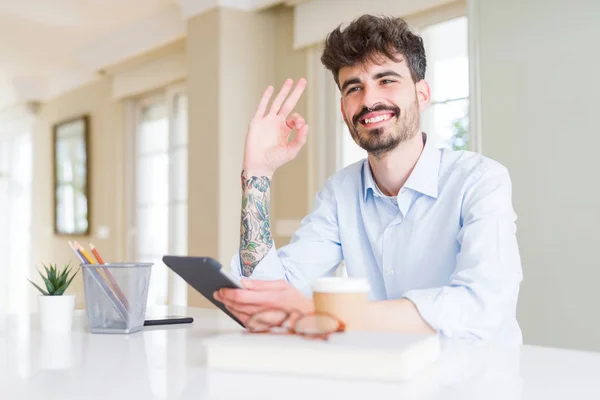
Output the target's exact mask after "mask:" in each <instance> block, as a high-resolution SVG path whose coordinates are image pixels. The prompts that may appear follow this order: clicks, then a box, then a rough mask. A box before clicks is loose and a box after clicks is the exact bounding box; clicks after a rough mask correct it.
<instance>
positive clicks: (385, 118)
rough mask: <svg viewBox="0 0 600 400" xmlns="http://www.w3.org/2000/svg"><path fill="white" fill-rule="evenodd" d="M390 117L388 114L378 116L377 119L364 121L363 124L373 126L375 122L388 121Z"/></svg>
mask: <svg viewBox="0 0 600 400" xmlns="http://www.w3.org/2000/svg"><path fill="white" fill-rule="evenodd" d="M390 117H391V115H390V114H385V115H378V116H377V117H373V118H367V119H365V123H367V124H374V123H376V122H381V121H385V120H388V119H390Z"/></svg>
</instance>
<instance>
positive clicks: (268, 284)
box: [242, 279, 290, 291]
mask: <svg viewBox="0 0 600 400" xmlns="http://www.w3.org/2000/svg"><path fill="white" fill-rule="evenodd" d="M242 285H243V286H244V287H245V288H246V289H252V290H257V291H261V290H283V289H287V288H289V287H290V284H289V283H288V281H286V280H274V281H259V280H250V279H242Z"/></svg>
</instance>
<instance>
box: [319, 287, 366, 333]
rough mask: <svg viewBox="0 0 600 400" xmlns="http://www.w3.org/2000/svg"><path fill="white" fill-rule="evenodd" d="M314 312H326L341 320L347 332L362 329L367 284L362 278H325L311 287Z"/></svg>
mask: <svg viewBox="0 0 600 400" xmlns="http://www.w3.org/2000/svg"><path fill="white" fill-rule="evenodd" d="M312 290H313V302H314V306H315V311H316V312H326V313H329V314H331V315H333V316H334V317H336V318H338V319H339V320H341V321H342V322H343V323H344V324H345V325H346V329H348V330H361V329H364V320H365V311H366V308H367V303H368V302H369V292H370V286H369V282H368V281H367V280H366V279H363V278H345V277H326V278H320V279H318V280H316V281H315V282H314V283H313V285H312Z"/></svg>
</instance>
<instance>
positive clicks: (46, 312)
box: [39, 294, 75, 333]
mask: <svg viewBox="0 0 600 400" xmlns="http://www.w3.org/2000/svg"><path fill="white" fill-rule="evenodd" d="M39 306H40V329H41V330H42V332H51V333H66V332H70V331H71V328H72V326H73V312H74V310H75V295H74V294H65V295H62V296H44V295H41V296H40V297H39Z"/></svg>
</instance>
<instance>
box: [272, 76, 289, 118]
mask: <svg viewBox="0 0 600 400" xmlns="http://www.w3.org/2000/svg"><path fill="white" fill-rule="evenodd" d="M293 83H294V81H292V80H291V79H286V80H285V82H284V84H283V86H282V87H281V90H280V91H279V93H277V97H275V100H273V104H271V110H270V111H269V114H277V113H278V112H279V109H280V108H281V104H283V101H284V100H285V98H286V97H287V95H288V93H289V92H290V89H291V88H292V84H293Z"/></svg>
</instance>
